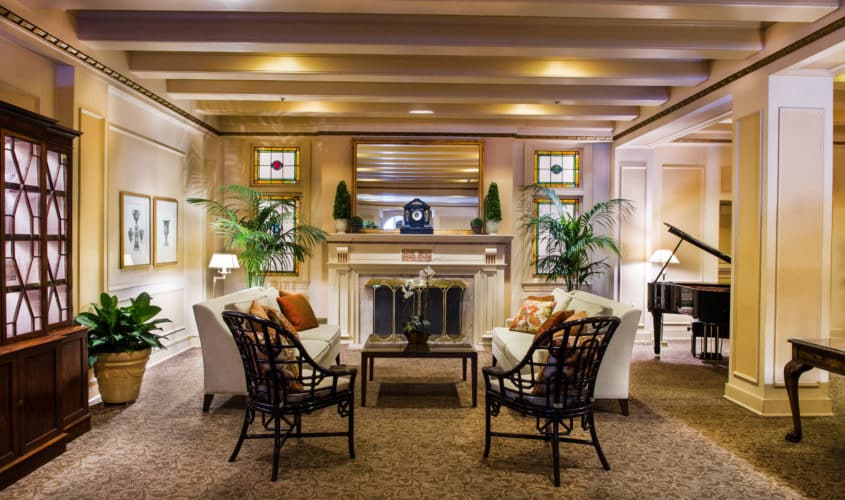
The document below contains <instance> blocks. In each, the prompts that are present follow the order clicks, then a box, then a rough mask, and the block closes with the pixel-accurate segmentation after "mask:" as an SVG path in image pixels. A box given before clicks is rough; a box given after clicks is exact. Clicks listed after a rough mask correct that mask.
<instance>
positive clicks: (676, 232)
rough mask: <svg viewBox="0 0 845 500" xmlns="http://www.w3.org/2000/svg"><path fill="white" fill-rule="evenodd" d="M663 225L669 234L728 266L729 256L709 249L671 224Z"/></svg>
mask: <svg viewBox="0 0 845 500" xmlns="http://www.w3.org/2000/svg"><path fill="white" fill-rule="evenodd" d="M663 224H665V225H666V226H667V227H668V228H669V232H670V233H672V234H674V235H675V236H677V237H678V238H681V239H682V240H684V241H689V242H690V243H692V244H693V245H695V246H697V247H698V248H700V249H702V250H704V251H705V252H707V253H709V254H710V255H713V256H716V257H718V258H719V259H721V260H723V261H725V262H727V263H728V264H730V263H731V256H730V255H728V254H725V253H722V252H720V251H719V250H716V249H715V248H713V247H711V246H710V245H708V244H707V243H704V242H703V241H701V240H699V239H696V238H695V237H693V236H690V235H689V234H687V233H685V232H683V231H681V230H680V229H678V228H677V227H675V226H673V225H672V224H669V223H668V222H664V223H663ZM675 250H677V247H675ZM672 253H673V254H674V253H675V252H672Z"/></svg>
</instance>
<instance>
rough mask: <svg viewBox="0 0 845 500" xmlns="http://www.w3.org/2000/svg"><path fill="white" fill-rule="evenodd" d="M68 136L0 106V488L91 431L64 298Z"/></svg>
mask: <svg viewBox="0 0 845 500" xmlns="http://www.w3.org/2000/svg"><path fill="white" fill-rule="evenodd" d="M78 135H79V133H78V132H76V131H74V130H71V129H68V128H65V127H62V126H60V125H58V124H57V122H56V121H55V120H52V119H49V118H46V117H43V116H41V115H38V114H35V113H32V112H29V111H26V110H24V109H21V108H18V107H15V106H12V105H10V104H6V103H3V102H0V143H2V144H3V155H2V157H0V159H1V160H2V165H3V171H4V176H3V179H2V181H0V191H2V192H3V203H2V204H0V216H1V217H2V223H0V227H2V228H3V232H2V233H0V234H2V241H1V242H0V260H2V262H3V265H2V266H0V297H2V306H0V488H3V487H5V486H7V485H8V484H10V483H12V482H14V481H15V480H17V479H18V478H20V477H21V476H23V475H25V474H27V473H29V472H31V471H32V470H34V469H35V468H36V467H38V466H39V465H41V464H43V463H45V462H46V461H48V460H50V459H51V458H53V457H55V456H56V455H58V454H60V453H62V452H63V451H64V450H65V446H66V443H67V442H68V441H70V440H71V439H73V438H74V437H76V436H78V435H79V434H82V433H83V432H85V431H87V430H88V429H90V426H91V424H90V420H91V416H90V413H89V411H88V338H87V331H86V329H85V328H83V327H80V326H74V325H73V317H72V314H73V307H72V301H71V296H72V287H71V252H70V249H71V206H72V205H71V186H72V183H71V172H72V165H71V158H72V153H73V140H74V139H75V138H76V137H77V136H78Z"/></svg>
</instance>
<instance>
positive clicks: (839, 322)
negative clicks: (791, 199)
mask: <svg viewBox="0 0 845 500" xmlns="http://www.w3.org/2000/svg"><path fill="white" fill-rule="evenodd" d="M832 240H833V248H832V249H831V253H832V255H831V266H830V268H831V271H832V276H831V280H830V286H831V294H830V336H831V337H845V145H840V144H837V145H835V146H834V147H833V231H832Z"/></svg>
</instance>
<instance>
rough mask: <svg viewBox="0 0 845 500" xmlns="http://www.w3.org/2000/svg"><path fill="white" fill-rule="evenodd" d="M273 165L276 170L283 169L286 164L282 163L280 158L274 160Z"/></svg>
mask: <svg viewBox="0 0 845 500" xmlns="http://www.w3.org/2000/svg"><path fill="white" fill-rule="evenodd" d="M271 165H272V167H273V170H276V171H278V170H281V169H282V167H284V165H282V162H280V161H279V160H275V161H273V163H272V164H271Z"/></svg>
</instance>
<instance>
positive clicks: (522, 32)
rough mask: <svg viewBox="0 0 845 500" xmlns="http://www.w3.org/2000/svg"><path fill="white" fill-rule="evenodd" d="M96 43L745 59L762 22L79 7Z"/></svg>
mask: <svg viewBox="0 0 845 500" xmlns="http://www.w3.org/2000/svg"><path fill="white" fill-rule="evenodd" d="M77 33H78V36H79V38H80V39H81V40H83V41H85V42H86V44H88V45H89V46H91V47H93V48H95V49H104V50H156V51H162V50H169V51H187V52H197V51H203V52H207V51H218V52H283V53H333V52H334V53H342V54H352V53H354V54H368V53H374V54H384V55H390V54H393V55H399V54H418V55H465V56H514V57H540V56H542V57H578V58H597V57H598V58H602V57H604V58H622V57H625V58H642V59H662V58H678V57H680V58H684V59H737V58H739V59H742V58H746V57H749V56H751V55H752V54H754V53H755V52H757V51H759V50H761V49H762V48H763V41H762V34H761V32H760V26H759V23H713V22H706V23H704V22H689V21H683V22H680V21H678V22H675V21H630V20H626V21H620V20H604V19H602V20H595V19H593V20H589V19H578V20H574V19H549V18H527V17H513V18H502V17H474V18H467V17H461V16H416V17H413V16H392V15H387V16H384V15H378V16H370V15H330V14H328V15H312V14H276V13H268V14H260V13H237V14H236V13H226V12H209V13H204V14H203V15H197V14H196V13H190V12H115V11H109V12H100V11H83V12H80V13H79V14H78V18H77Z"/></svg>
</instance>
